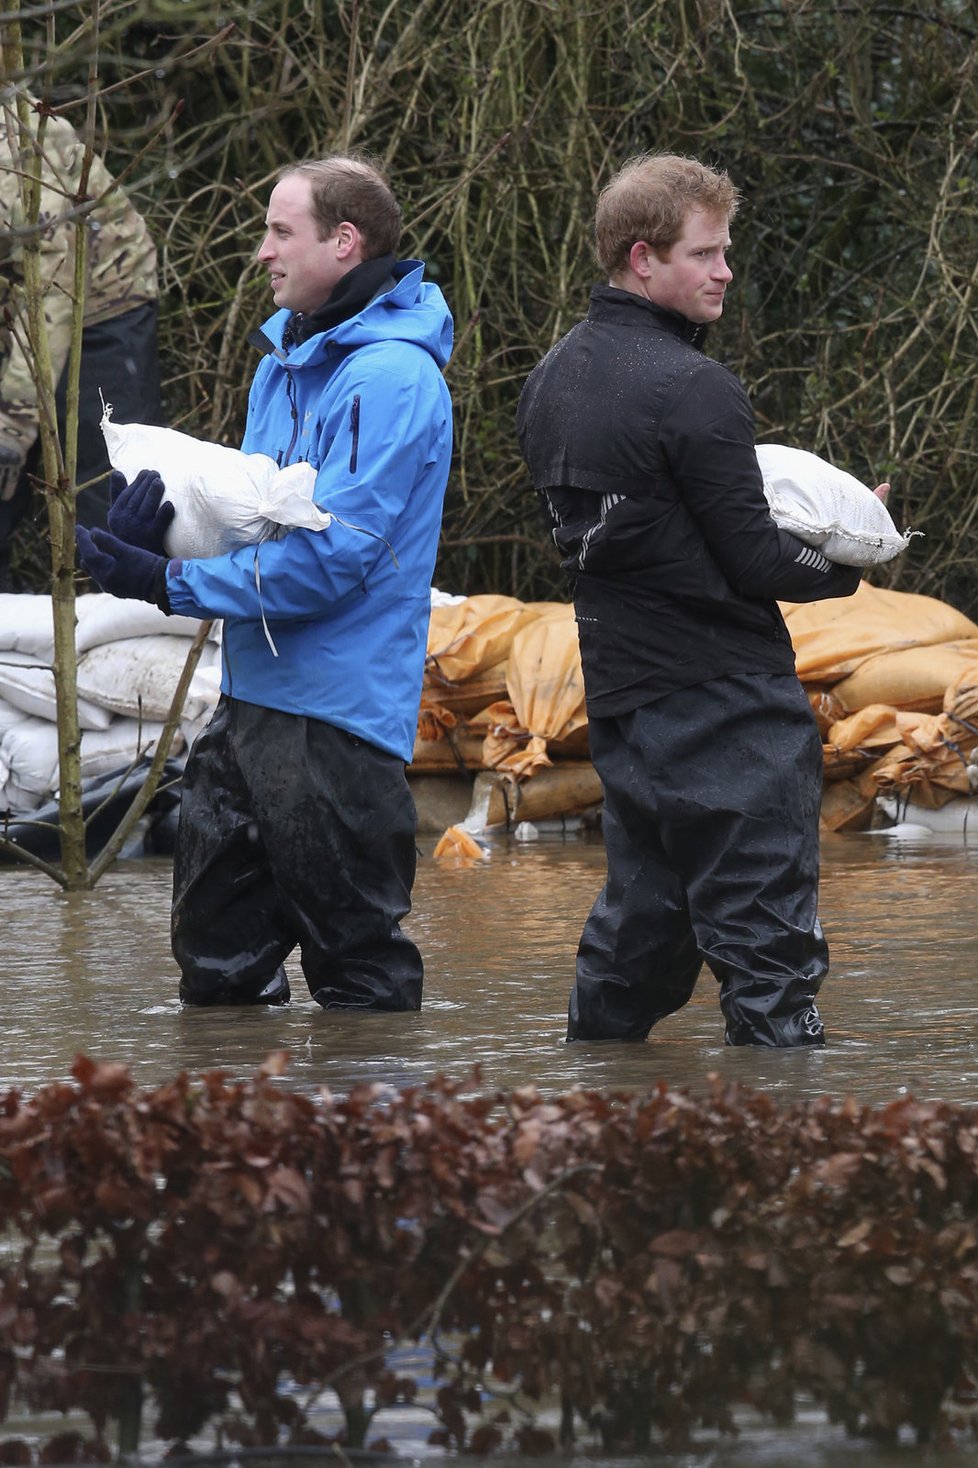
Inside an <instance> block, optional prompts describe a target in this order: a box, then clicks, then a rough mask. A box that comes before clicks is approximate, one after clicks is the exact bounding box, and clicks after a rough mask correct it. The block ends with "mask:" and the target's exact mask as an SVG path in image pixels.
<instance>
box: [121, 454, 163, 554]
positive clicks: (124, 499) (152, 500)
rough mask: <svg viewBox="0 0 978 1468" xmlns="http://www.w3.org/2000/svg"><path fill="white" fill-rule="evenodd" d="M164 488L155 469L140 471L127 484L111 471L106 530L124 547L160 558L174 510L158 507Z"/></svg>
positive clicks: (122, 476)
mask: <svg viewBox="0 0 978 1468" xmlns="http://www.w3.org/2000/svg"><path fill="white" fill-rule="evenodd" d="M165 488H166V486H165V485H164V483H163V481H162V479H161V478H160V476H159V475H158V474H157V472H156V470H155V469H140V471H139V473H138V474H137V475H136V477H135V479H134V480H133V481H132V483H131V484H128V483H127V482H126V476H125V475H124V474H120V473H119V470H118V469H113V471H112V473H111V475H110V477H109V514H108V522H109V529H110V530H111V531H112V534H113V535H115V536H118V538H119V540H122V541H124V542H125V543H126V545H136V546H139V548H140V550H145V551H151V552H152V553H153V555H154V556H162V555H163V554H164V550H163V537H164V536H165V535H166V532H167V529H168V528H169V525H170V522H171V520H172V519H173V515H174V507H173V505H171V504H170V503H169V502H168V503H166V504H163V503H162V500H163V495H164V493H165Z"/></svg>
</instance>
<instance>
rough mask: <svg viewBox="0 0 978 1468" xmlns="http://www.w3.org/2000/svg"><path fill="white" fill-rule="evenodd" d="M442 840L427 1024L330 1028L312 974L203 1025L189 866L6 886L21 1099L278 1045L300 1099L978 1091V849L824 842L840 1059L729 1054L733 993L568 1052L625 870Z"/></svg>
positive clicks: (5, 973)
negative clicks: (476, 1081) (191, 966)
mask: <svg viewBox="0 0 978 1468" xmlns="http://www.w3.org/2000/svg"><path fill="white" fill-rule="evenodd" d="M432 846H433V843H432V842H430V841H429V842H427V843H425V846H424V848H423V855H422V859H421V861H420V863H419V872H418V880H417V884H416V887H415V908H414V912H413V913H412V915H411V917H410V918H409V920H408V924H407V926H408V927H409V928H410V931H411V932H412V934H413V935H414V937H415V938H416V940H417V942H418V943H419V944H420V946H421V948H422V951H423V952H424V954H425V958H426V964H427V978H426V987H425V1004H424V1007H423V1009H422V1010H421V1012H420V1013H419V1014H409V1015H363V1014H359V1015H358V1014H344V1013H324V1012H323V1011H322V1010H320V1009H319V1008H318V1007H317V1006H316V1005H314V1004H313V1003H312V1001H311V1000H310V999H309V997H308V992H307V990H306V987H305V983H304V981H303V979H302V975H301V972H300V970H299V968H298V964H297V962H293V961H290V963H289V965H288V967H289V970H290V976H291V980H292V988H293V994H294V995H295V996H296V997H295V999H294V1001H293V1003H292V1005H291V1006H290V1007H289V1008H287V1009H284V1010H230V1009H215V1010H184V1009H182V1008H181V1007H180V1005H179V1003H178V1000H177V976H176V969H175V966H174V964H173V960H172V958H171V956H170V952H169V946H168V905H169V894H170V874H171V868H170V863H169V862H168V861H162V860H139V861H130V862H127V863H125V864H123V865H120V866H118V867H117V868H115V869H114V870H113V871H111V872H110V873H109V874H108V875H107V876H106V877H105V878H104V879H103V881H102V882H101V883H100V884H99V886H98V887H97V888H96V890H95V891H94V892H92V893H83V894H70V895H66V894H63V893H62V892H61V891H60V890H59V889H57V888H56V887H54V886H53V885H52V884H51V883H50V882H49V881H48V880H47V879H46V878H44V877H42V876H40V875H37V874H35V873H33V872H31V871H28V870H21V869H11V868H5V869H3V870H2V871H0V898H2V913H3V919H2V922H3V926H2V951H0V1004H2V1012H3V1016H4V1023H3V1038H4V1044H3V1056H2V1060H0V1086H3V1087H6V1086H18V1087H21V1088H24V1089H27V1090H33V1089H35V1088H36V1087H38V1086H39V1085H42V1084H44V1083H45V1082H46V1081H52V1080H59V1079H63V1078H64V1077H66V1076H67V1075H68V1074H69V1072H70V1069H71V1064H72V1060H73V1057H74V1056H75V1055H76V1054H77V1053H79V1052H83V1053H85V1054H87V1055H89V1056H91V1057H93V1058H94V1059H98V1060H115V1061H123V1062H125V1063H126V1064H127V1065H128V1066H129V1067H130V1069H131V1072H132V1074H133V1076H134V1078H135V1079H136V1080H137V1082H138V1083H139V1084H140V1085H142V1086H152V1085H155V1084H156V1083H158V1082H160V1081H162V1080H166V1079H169V1078H170V1077H171V1076H173V1075H174V1074H175V1073H176V1072H177V1071H180V1070H193V1071H199V1070H205V1069H210V1068H213V1067H220V1068H222V1069H225V1070H228V1071H229V1072H230V1073H231V1074H233V1075H248V1074H251V1073H252V1071H253V1070H254V1069H255V1067H256V1066H257V1065H258V1064H259V1063H260V1062H261V1060H262V1058H263V1057H264V1056H265V1055H266V1054H267V1053H268V1051H270V1050H273V1049H285V1050H287V1051H288V1052H289V1055H290V1068H289V1080H290V1082H291V1084H292V1085H294V1086H295V1087H296V1088H297V1089H303V1090H305V1089H308V1090H315V1089H316V1088H318V1087H319V1086H320V1085H328V1086H329V1087H330V1088H331V1089H332V1090H333V1091H345V1090H348V1089H349V1087H350V1086H351V1085H352V1084H354V1083H355V1082H357V1081H361V1080H379V1081H385V1082H389V1083H393V1084H395V1085H403V1084H411V1083H415V1082H418V1081H420V1080H423V1079H425V1078H427V1077H430V1076H432V1075H434V1074H436V1073H439V1072H441V1073H443V1074H446V1075H451V1076H453V1077H460V1078H461V1077H465V1076H466V1075H468V1074H470V1073H471V1072H472V1071H473V1069H474V1067H475V1066H476V1065H478V1066H479V1067H480V1069H481V1075H482V1084H484V1085H485V1086H487V1087H490V1086H491V1087H496V1086H501V1087H511V1086H522V1085H526V1084H529V1083H535V1084H536V1085H538V1086H539V1087H540V1088H541V1089H542V1090H546V1091H550V1092H553V1091H560V1090H565V1089H568V1088H569V1087H572V1086H575V1085H582V1086H586V1087H592V1086H600V1087H612V1088H627V1089H636V1088H644V1087H647V1086H649V1085H651V1084H653V1083H655V1082H657V1081H658V1080H660V1079H664V1080H666V1081H668V1082H669V1083H670V1084H671V1085H674V1086H681V1087H688V1088H690V1089H692V1090H694V1091H695V1090H700V1089H701V1088H702V1087H703V1086H704V1084H705V1080H706V1077H707V1076H708V1075H709V1074H710V1073H714V1072H715V1073H717V1074H719V1075H720V1076H722V1077H725V1078H729V1079H735V1080H738V1081H741V1082H744V1083H745V1084H748V1085H752V1086H756V1087H758V1088H761V1089H764V1090H766V1091H770V1092H773V1093H776V1094H777V1095H778V1096H783V1097H784V1098H785V1099H790V1100H794V1099H800V1098H804V1097H810V1096H816V1095H821V1094H824V1093H830V1094H838V1093H851V1094H852V1095H854V1096H856V1097H857V1098H859V1099H860V1100H863V1101H867V1102H872V1103H878V1102H885V1101H887V1100H890V1099H892V1098H893V1097H894V1096H896V1095H906V1094H907V1093H908V1092H909V1093H911V1094H913V1095H915V1096H917V1097H918V1098H920V1099H925V1098H932V1097H939V1098H943V1099H947V1100H955V1101H962V1102H971V1101H972V1100H974V1099H976V1098H978V842H971V843H968V844H963V843H961V842H958V841H953V840H947V839H937V838H935V839H931V840H929V841H920V840H918V841H912V842H907V841H901V840H893V839H888V838H885V837H882V836H848V837H836V838H832V839H829V840H827V841H826V842H825V843H824V845H823V875H822V899H821V912H822V921H823V924H824V926H825V929H826V932H827V934H828V938H829V942H830V945H831V952H832V970H831V973H830V976H829V978H828V980H827V981H826V984H825V986H824V988H823V990H822V995H821V999H820V1007H821V1009H822V1011H823V1015H824V1018H825V1022H826V1028H827V1030H828V1034H829V1041H830V1043H829V1046H828V1048H827V1049H826V1050H824V1051H810V1050H806V1051H797V1052H787V1053H785V1052H766V1051H764V1050H758V1049H753V1048H750V1049H744V1050H730V1049H727V1048H725V1047H724V1045H723V1043H722V1040H723V1024H722V1020H721V1016H720V1011H719V1006H718V1004H717V998H716V984H715V982H714V980H713V979H712V977H711V976H710V975H709V973H708V972H706V971H705V970H704V973H703V975H702V976H701V978H700V981H699V984H698V986H697V990H696V993H695V995H694V998H693V1001H692V1002H691V1003H690V1004H689V1005H688V1006H687V1007H686V1009H684V1010H683V1011H681V1012H680V1013H679V1014H678V1015H674V1016H672V1017H670V1018H669V1019H668V1020H665V1021H664V1022H663V1023H662V1024H661V1025H660V1026H659V1027H657V1029H656V1030H655V1031H654V1032H653V1036H652V1038H651V1040H650V1042H649V1043H648V1044H644V1045H618V1044H610V1045H609V1044H603V1045H599V1044H593V1045H587V1044H580V1045H572V1046H568V1045H566V1044H564V1042H563V1035H564V1021H565V1014H566V1004H567V994H568V989H569V986H570V982H571V977H572V972H573V963H574V950H575V946H576V943H577V938H578V935H579V932H580V928H581V924H582V922H583V920H584V917H585V916H586V914H587V911H588V908H589V906H590V903H591V900H592V898H593V897H594V895H595V893H596V892H597V890H598V889H599V887H600V885H601V882H602V879H603V872H604V849H603V847H602V845H601V843H600V841H599V840H596V839H595V838H594V837H593V836H592V837H590V838H570V839H563V840H557V839H549V840H548V839H541V840H539V841H537V842H534V843H532V844H521V843H518V842H516V841H515V840H513V839H512V838H505V839H502V838H501V839H498V840H496V841H494V842H492V843H491V846H490V857H489V860H488V861H485V862H481V863H478V864H476V865H473V866H466V867H463V866H456V865H450V864H445V863H442V862H439V861H435V860H434V859H433V858H432V856H431V849H432Z"/></svg>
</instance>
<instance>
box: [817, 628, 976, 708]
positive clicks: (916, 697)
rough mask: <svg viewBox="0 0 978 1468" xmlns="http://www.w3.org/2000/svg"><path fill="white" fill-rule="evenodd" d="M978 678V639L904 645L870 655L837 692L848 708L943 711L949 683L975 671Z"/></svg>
mask: <svg viewBox="0 0 978 1468" xmlns="http://www.w3.org/2000/svg"><path fill="white" fill-rule="evenodd" d="M969 671H970V672H971V673H972V675H973V676H974V677H975V678H978V639H976V638H966V639H965V640H964V641H961V642H941V643H938V644H937V645H936V646H932V647H902V648H898V649H897V650H895V651H893V652H884V653H880V654H879V656H878V657H873V658H867V659H866V661H865V662H864V663H863V664H862V666H861V667H859V668H857V669H856V671H855V672H854V673H850V674H849V677H848V678H843V680H842V682H841V683H836V685H835V687H834V688H833V690H832V691H833V693H834V694H835V696H836V698H837V699H838V700H839V702H840V703H841V704H842V706H843V708H844V709H846V710H847V711H848V712H850V713H851V712H853V711H855V710H856V709H863V708H867V707H868V706H869V705H870V704H877V703H887V704H890V705H891V706H892V707H893V708H900V709H917V710H919V711H921V712H924V713H931V714H936V713H940V711H941V709H942V708H943V706H944V694H945V691H946V689H947V688H948V686H949V684H951V683H955V682H956V681H957V680H958V679H959V678H961V677H962V676H965V675H967V674H968V673H969Z"/></svg>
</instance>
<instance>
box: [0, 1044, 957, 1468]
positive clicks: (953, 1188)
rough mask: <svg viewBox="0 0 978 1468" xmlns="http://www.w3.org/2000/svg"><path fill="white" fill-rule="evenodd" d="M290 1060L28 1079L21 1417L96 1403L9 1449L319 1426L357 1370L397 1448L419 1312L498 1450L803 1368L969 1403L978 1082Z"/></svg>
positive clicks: (711, 1404) (456, 1406) (692, 1422)
mask: <svg viewBox="0 0 978 1468" xmlns="http://www.w3.org/2000/svg"><path fill="white" fill-rule="evenodd" d="M283 1068H284V1057H282V1056H271V1057H269V1059H268V1061H267V1062H266V1063H265V1065H264V1066H263V1067H262V1069H261V1071H260V1072H259V1073H258V1075H257V1076H256V1077H255V1078H254V1079H253V1080H249V1081H245V1082H232V1081H231V1080H229V1079H228V1078H227V1077H226V1076H224V1075H222V1074H220V1073H211V1074H206V1075H203V1076H199V1077H191V1076H187V1075H181V1076H179V1077H177V1078H176V1079H175V1080H173V1081H172V1082H170V1083H168V1084H166V1085H163V1086H161V1087H159V1088H158V1089H156V1090H152V1091H139V1090H137V1089H136V1088H135V1087H134V1085H133V1083H132V1081H131V1079H130V1077H129V1075H128V1073H127V1072H126V1071H125V1070H124V1069H123V1068H122V1067H119V1066H114V1065H97V1064H94V1063H93V1062H91V1061H90V1060H87V1059H84V1058H79V1059H78V1061H77V1062H76V1064H75V1066H74V1071H73V1077H74V1079H73V1083H71V1084H54V1085H49V1086H46V1087H44V1088H42V1089H41V1090H39V1091H38V1092H36V1093H35V1094H33V1095H31V1096H24V1095H22V1094H20V1093H19V1092H17V1091H10V1092H8V1093H7V1095H6V1096H5V1097H3V1098H2V1099H0V1222H2V1225H3V1240H4V1242H3V1248H2V1251H0V1420H5V1419H6V1418H7V1417H8V1416H9V1415H10V1413H11V1412H12V1411H13V1410H14V1409H15V1407H16V1408H17V1409H18V1410H22V1409H23V1407H24V1405H25V1404H26V1407H27V1408H28V1409H31V1410H37V1411H40V1410H44V1411H50V1410H52V1409H55V1410H63V1411H72V1412H75V1413H77V1412H78V1411H81V1412H83V1413H85V1414H87V1416H88V1418H89V1419H90V1422H91V1435H90V1436H89V1437H87V1438H83V1437H82V1436H81V1435H80V1434H78V1433H75V1434H74V1436H73V1437H72V1438H71V1441H70V1442H68V1441H66V1435H65V1434H61V1435H60V1437H59V1438H58V1439H55V1440H53V1441H52V1443H50V1444H48V1445H47V1447H43V1446H42V1447H41V1448H40V1449H38V1448H36V1447H33V1446H31V1445H29V1444H25V1442H24V1441H23V1440H15V1439H12V1438H8V1439H6V1441H0V1461H3V1462H15V1461H24V1462H29V1461H31V1459H32V1457H36V1456H37V1455H38V1453H40V1456H41V1458H42V1460H43V1459H44V1456H45V1454H47V1456H48V1458H49V1459H50V1458H51V1455H52V1454H54V1455H56V1456H58V1460H59V1461H65V1454H66V1453H68V1454H69V1455H70V1456H71V1457H72V1458H73V1459H74V1460H75V1461H81V1460H82V1459H84V1458H86V1457H87V1458H91V1459H99V1458H101V1459H103V1460H104V1459H105V1458H106V1457H107V1456H108V1454H109V1449H108V1446H107V1442H108V1440H109V1438H110V1437H112V1436H113V1435H115V1436H116V1437H117V1441H118V1445H119V1447H120V1449H121V1450H122V1451H129V1452H132V1451H135V1449H136V1447H137V1446H138V1444H139V1442H140V1441H141V1440H142V1441H145V1439H146V1437H147V1435H155V1437H156V1438H157V1439H160V1440H163V1441H165V1442H168V1443H171V1444H173V1445H174V1448H175V1449H182V1448H183V1446H184V1445H185V1444H186V1442H187V1441H188V1440H189V1439H190V1438H191V1437H192V1436H193V1435H195V1434H198V1433H201V1432H202V1431H205V1430H210V1431H212V1432H219V1433H220V1436H221V1440H222V1441H225V1442H226V1441H231V1442H236V1443H240V1444H245V1445H252V1446H256V1445H260V1444H269V1443H278V1444H300V1443H310V1442H315V1441H316V1440H317V1433H316V1432H315V1430H314V1429H313V1428H312V1427H311V1426H310V1425H309V1422H308V1420H307V1419H308V1409H309V1406H310V1404H311V1403H312V1401H313V1400H314V1398H315V1397H316V1395H317V1393H319V1392H320V1391H321V1390H322V1389H323V1388H325V1387H327V1386H330V1387H332V1388H334V1389H335V1391H336V1392H337V1394H338V1396H339V1399H340V1401H341V1403H342V1405H343V1407H344V1410H345V1414H346V1423H347V1427H346V1432H345V1434H343V1437H344V1440H345V1441H346V1442H347V1443H348V1444H350V1445H353V1446H359V1445H361V1444H363V1443H364V1442H367V1443H369V1444H370V1445H373V1446H381V1447H382V1446H383V1444H384V1440H383V1439H382V1438H381V1437H380V1436H379V1434H380V1432H381V1431H382V1427H383V1417H382V1414H383V1411H384V1409H385V1408H386V1407H389V1406H393V1405H395V1404H398V1403H404V1402H409V1401H412V1400H414V1398H415V1397H416V1395H417V1385H416V1383H415V1382H413V1381H411V1380H406V1379H403V1378H399V1377H397V1376H396V1375H395V1374H394V1373H393V1372H392V1371H391V1369H390V1367H389V1364H388V1361H389V1353H390V1350H391V1348H392V1345H394V1344H396V1343H398V1342H400V1343H406V1342H409V1341H422V1342H424V1343H425V1344H426V1345H427V1346H428V1347H429V1348H430V1350H431V1353H432V1360H433V1366H432V1372H433V1374H434V1376H435V1378H436V1384H437V1390H436V1391H435V1392H434V1393H433V1394H431V1395H430V1397H428V1398H426V1403H427V1405H429V1406H430V1409H431V1412H432V1418H433V1430H432V1440H433V1441H436V1442H440V1443H442V1444H444V1445H447V1446H449V1447H451V1448H454V1449H456V1450H465V1451H468V1452H475V1453H486V1452H490V1451H492V1450H493V1449H495V1448H501V1449H502V1448H505V1449H507V1450H512V1449H515V1450H518V1451H521V1452H524V1453H527V1452H535V1451H549V1450H551V1449H552V1448H554V1447H555V1446H556V1445H557V1441H558V1440H560V1441H561V1442H563V1443H564V1444H565V1445H566V1444H568V1443H570V1442H571V1441H574V1440H577V1441H578V1442H580V1441H582V1440H583V1441H594V1440H595V1439H600V1440H601V1441H602V1443H603V1445H604V1447H606V1448H608V1449H630V1450H635V1449H642V1448H644V1447H645V1446H646V1445H647V1444H648V1443H649V1442H655V1443H663V1444H665V1445H666V1446H668V1447H670V1448H678V1447H680V1446H682V1445H683V1444H687V1443H689V1442H690V1441H692V1440H694V1439H695V1437H696V1434H697V1432H698V1431H702V1430H703V1429H707V1428H708V1429H713V1430H719V1431H721V1432H723V1431H732V1430H733V1429H734V1414H735V1413H736V1411H737V1409H738V1408H740V1407H744V1406H750V1407H752V1408H754V1409H756V1410H759V1411H760V1412H761V1413H763V1414H765V1415H766V1416H767V1417H768V1418H769V1419H770V1420H773V1421H775V1422H778V1423H787V1422H789V1421H790V1420H791V1418H792V1415H793V1412H794V1410H795V1407H796V1405H797V1403H798V1402H799V1400H804V1401H806V1402H809V1403H810V1402H812V1401H814V1402H815V1403H818V1404H821V1405H822V1406H824V1408H825V1409H826V1411H827V1412H828V1414H829V1416H830V1418H831V1419H832V1420H833V1421H836V1422H841V1423H843V1424H844V1425H845V1426H846V1428H847V1429H848V1430H850V1431H851V1432H852V1433H868V1434H872V1435H874V1436H878V1437H881V1438H893V1437H895V1436H896V1434H897V1433H898V1432H899V1431H900V1430H901V1428H906V1427H910V1428H912V1429H913V1430H914V1431H915V1432H916V1434H917V1436H918V1438H919V1439H921V1440H926V1439H930V1440H941V1439H945V1440H946V1439H948V1438H950V1437H952V1436H954V1435H956V1434H959V1433H961V1432H965V1431H970V1429H968V1428H967V1426H966V1425H965V1424H967V1422H968V1421H970V1414H969V1405H970V1404H971V1403H972V1400H973V1396H974V1393H975V1383H976V1380H978V1224H976V1219H978V1126H976V1114H975V1112H974V1111H972V1110H970V1109H967V1108H964V1107H961V1106H952V1105H948V1104H943V1103H936V1102H935V1103H927V1104H920V1103H916V1102H914V1101H912V1100H905V1101H900V1102H897V1103H894V1104H893V1105H890V1106H886V1107H883V1108H877V1109H873V1108H868V1107H860V1106H858V1105H856V1104H855V1103H854V1102H852V1101H832V1100H828V1099H825V1100H820V1101H817V1102H806V1103H804V1104H798V1105H795V1106H789V1107H785V1106H782V1105H779V1104H777V1103H775V1102H774V1101H773V1100H771V1099H769V1098H767V1097H765V1096H764V1095H761V1094H756V1093H753V1092H751V1091H748V1090H745V1089H741V1088H736V1087H722V1086H720V1085H719V1084H715V1085H714V1088H713V1090H712V1091H711V1093H710V1094H709V1095H708V1096H707V1097H706V1098H705V1099H695V1098H693V1097H691V1096H689V1095H687V1094H680V1093H676V1092H673V1091H670V1090H668V1089H667V1088H666V1087H665V1086H664V1085H663V1086H659V1087H658V1088H657V1089H656V1090H654V1091H652V1092H650V1093H647V1094H643V1095H637V1096H635V1095H628V1094H610V1093H606V1092H588V1091H573V1092H570V1093H568V1094H566V1095H561V1096H556V1097H552V1098H545V1097H542V1096H541V1095H540V1094H538V1093H537V1092H536V1091H535V1090H522V1091H515V1092H509V1093H495V1094H481V1093H473V1088H472V1085H471V1083H470V1085H469V1086H468V1087H467V1088H466V1087H461V1086H459V1085H456V1084H453V1083H449V1082H447V1081H445V1080H435V1081H433V1082H432V1083H430V1084H427V1085H424V1086H419V1087H417V1088H414V1089H410V1090H405V1091H400V1092H398V1091H394V1090H391V1089H388V1088H384V1087H379V1086H363V1087H358V1088H356V1089H355V1090H353V1091H352V1092H351V1093H350V1094H349V1095H348V1096H345V1097H333V1096H331V1095H329V1094H328V1093H326V1092H323V1093H322V1094H321V1095H319V1096H318V1097H316V1098H311V1097H309V1096H306V1095H302V1094H294V1093H292V1092H290V1091H289V1090H288V1089H286V1087H285V1085H284V1083H283V1081H282V1079H281V1076H282V1071H283ZM378 1414H380V1415H378ZM375 1419H376V1420H375ZM318 1440H324V1439H323V1438H321V1437H319V1438H318Z"/></svg>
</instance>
